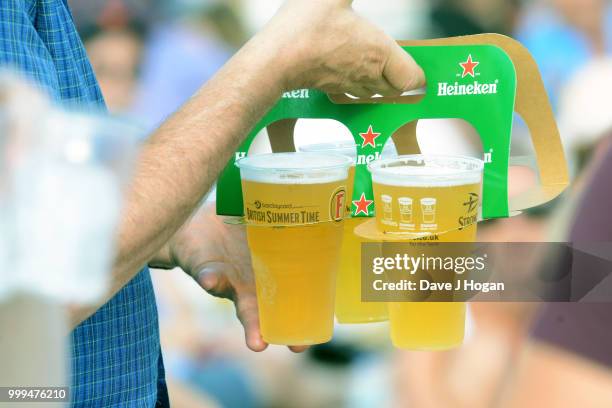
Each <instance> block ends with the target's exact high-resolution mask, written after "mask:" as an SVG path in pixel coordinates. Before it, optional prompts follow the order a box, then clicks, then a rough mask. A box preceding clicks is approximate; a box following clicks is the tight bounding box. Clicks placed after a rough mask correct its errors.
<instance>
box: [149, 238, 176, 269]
mask: <svg viewBox="0 0 612 408" xmlns="http://www.w3.org/2000/svg"><path fill="white" fill-rule="evenodd" d="M172 248H173V245H172V238H171V239H170V240H169V241H168V242H166V243H165V244H164V246H163V247H161V248H160V249H159V251H157V253H156V254H155V255H154V256H153V258H152V259H151V260H150V261H149V263H148V266H149V267H150V268H156V269H174V268H176V267H177V266H178V265H177V263H176V259H175V257H174V255H173V250H172Z"/></svg>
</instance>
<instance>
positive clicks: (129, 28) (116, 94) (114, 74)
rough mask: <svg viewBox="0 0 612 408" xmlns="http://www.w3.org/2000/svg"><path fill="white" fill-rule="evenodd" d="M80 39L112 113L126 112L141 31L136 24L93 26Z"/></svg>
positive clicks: (132, 83) (134, 77)
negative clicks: (108, 26) (106, 26)
mask: <svg viewBox="0 0 612 408" xmlns="http://www.w3.org/2000/svg"><path fill="white" fill-rule="evenodd" d="M85 32H86V34H85V35H83V42H84V44H85V49H86V50H87V55H88V56H89V60H90V61H91V65H92V68H93V70H94V72H95V73H96V76H97V78H98V83H99V84H100V89H101V90H102V94H103V95H104V99H105V100H106V105H107V107H108V109H109V111H110V112H111V113H114V114H125V113H127V112H129V110H130V108H131V106H132V103H133V98H134V90H135V88H136V84H137V81H138V70H139V67H140V58H141V52H142V40H143V33H142V31H141V30H139V28H138V27H137V26H135V25H129V24H128V25H125V26H117V27H110V28H105V27H97V26H96V27H92V28H90V29H87V30H85Z"/></svg>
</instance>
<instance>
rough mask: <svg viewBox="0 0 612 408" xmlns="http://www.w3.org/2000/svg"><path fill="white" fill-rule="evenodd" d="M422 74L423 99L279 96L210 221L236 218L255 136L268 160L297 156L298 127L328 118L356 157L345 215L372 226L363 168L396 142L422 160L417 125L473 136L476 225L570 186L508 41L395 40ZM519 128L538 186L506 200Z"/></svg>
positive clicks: (535, 76)
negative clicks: (265, 145)
mask: <svg viewBox="0 0 612 408" xmlns="http://www.w3.org/2000/svg"><path fill="white" fill-rule="evenodd" d="M400 45H401V46H402V47H403V48H404V49H405V50H406V52H408V53H410V55H412V56H413V57H414V59H415V60H416V61H417V63H418V64H419V65H420V66H421V67H422V68H423V70H424V71H425V76H426V78H427V86H426V90H425V93H424V94H420V95H403V96H399V97H379V98H370V99H365V100H364V99H352V98H349V97H348V96H345V95H334V96H328V95H327V94H324V93H322V92H320V91H317V90H312V89H303V90H296V91H291V92H286V93H285V94H283V96H282V98H281V99H280V100H279V102H278V103H277V104H276V105H275V106H274V107H273V108H272V109H271V110H270V111H269V112H268V114H267V115H266V116H265V117H264V118H263V119H262V120H261V121H260V122H259V123H258V124H257V126H255V128H254V129H253V130H252V131H251V133H250V134H249V135H248V137H247V138H246V140H245V141H244V142H243V143H242V145H241V146H240V148H239V149H238V151H237V152H236V154H235V156H234V157H233V158H232V159H231V160H230V162H229V163H228V165H227V166H226V167H225V169H224V171H223V173H222V174H221V176H220V178H219V180H218V184H217V213H218V214H219V215H232V216H241V215H243V199H242V190H241V182H240V171H239V169H238V168H237V167H236V166H235V162H236V160H238V159H240V158H241V157H244V156H246V155H247V152H248V151H249V147H250V146H251V143H252V142H253V140H254V138H255V136H256V135H257V134H258V132H260V131H261V130H262V129H264V128H267V130H268V135H269V138H270V143H271V146H272V150H273V151H274V152H290V151H295V145H294V142H293V130H294V127H295V124H296V121H297V120H298V119H301V118H307V119H334V120H337V121H339V122H341V123H343V124H344V125H345V126H346V127H347V128H348V129H349V130H350V132H351V133H352V135H353V137H354V139H355V143H356V149H357V164H356V168H355V184H354V188H353V196H352V199H351V201H352V205H351V214H350V215H351V216H352V217H372V216H373V215H374V203H373V201H374V196H373V193H372V179H371V176H370V173H369V171H368V169H367V164H368V163H369V162H371V161H372V160H374V159H376V158H378V157H379V156H380V154H381V152H382V149H383V146H384V144H385V143H386V142H387V141H388V140H389V138H390V137H391V136H393V141H394V143H395V145H396V148H397V151H398V153H399V154H402V155H403V154H414V153H419V146H418V143H417V139H416V124H417V121H418V120H419V119H440V118H459V119H463V120H465V121H466V122H468V123H470V124H471V125H472V126H473V127H474V128H475V130H476V131H477V132H478V134H479V136H480V139H481V141H482V147H483V153H484V157H483V160H484V163H485V165H484V172H483V187H482V218H483V219H487V218H502V217H508V216H510V215H512V214H515V213H518V212H520V211H521V210H524V209H527V208H530V207H534V206H538V205H540V204H543V203H546V202H548V201H550V200H552V199H553V198H555V197H556V196H558V195H559V194H560V193H561V192H562V191H563V190H564V189H565V188H566V187H567V185H568V184H569V176H568V170H567V164H566V161H565V156H564V153H563V148H562V145H561V139H560V137H559V131H558V129H557V126H556V124H555V121H554V117H553V113H552V109H551V107H550V104H549V102H548V98H547V95H546V91H545V89H544V86H543V83H542V79H541V77H540V74H539V71H538V69H537V65H536V63H535V61H534V60H533V57H532V56H531V55H530V54H529V52H528V51H527V50H526V49H525V48H524V47H523V46H522V45H521V44H520V43H518V42H516V41H515V40H513V39H511V38H508V37H505V36H502V35H498V34H481V35H474V36H465V37H453V38H443V39H435V40H424V41H402V42H400ZM515 112H516V113H517V114H519V115H520V116H521V117H522V119H523V120H524V122H525V123H526V125H527V127H528V129H529V133H530V136H531V140H532V143H533V147H534V150H535V157H536V162H537V167H538V171H539V183H537V185H534V186H533V187H532V188H530V189H528V190H527V191H524V192H522V193H521V194H519V195H518V196H516V197H512V198H511V199H508V169H509V166H510V141H511V132H512V124H513V119H514V113H515Z"/></svg>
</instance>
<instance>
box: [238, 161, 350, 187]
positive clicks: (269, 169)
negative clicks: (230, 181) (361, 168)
mask: <svg viewBox="0 0 612 408" xmlns="http://www.w3.org/2000/svg"><path fill="white" fill-rule="evenodd" d="M351 164H352V161H351V160H350V159H348V158H347V157H346V156H342V155H339V154H332V153H271V154H261V155H254V156H248V157H245V158H243V159H240V160H238V161H237V162H236V165H237V166H238V167H239V168H240V176H241V178H242V179H243V180H248V181H254V182H259V183H274V184H323V183H331V182H334V181H338V180H344V179H346V178H348V169H349V167H350V166H351Z"/></svg>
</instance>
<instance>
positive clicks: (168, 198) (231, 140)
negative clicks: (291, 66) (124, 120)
mask: <svg viewBox="0 0 612 408" xmlns="http://www.w3.org/2000/svg"><path fill="white" fill-rule="evenodd" d="M266 55H269V56H274V55H276V51H275V50H274V49H273V47H272V45H271V44H270V43H267V42H263V41H260V40H259V39H254V41H252V42H251V43H249V44H248V45H247V46H245V48H243V49H242V50H241V51H240V52H238V53H237V54H236V55H235V56H234V57H233V58H232V60H231V61H230V62H229V63H228V64H227V65H226V66H225V67H224V68H223V69H222V70H221V71H220V72H219V73H218V74H217V75H216V76H215V77H214V78H213V79H211V80H210V81H209V82H208V83H207V84H206V85H205V86H204V87H202V89H201V90H200V91H199V92H198V93H197V94H196V95H194V96H193V97H192V98H191V100H190V101H188V102H187V103H186V104H185V105H184V106H183V107H182V108H181V110H179V111H178V112H177V113H175V114H174V115H173V116H172V117H170V118H169V119H168V120H167V121H166V122H165V123H164V124H163V125H162V126H161V127H160V128H159V129H158V130H157V131H156V132H155V134H153V135H152V136H151V137H150V138H149V140H148V141H147V142H146V143H145V144H144V145H143V146H142V149H141V152H140V156H139V159H138V162H137V165H136V169H135V174H134V178H133V182H132V185H131V188H130V191H129V193H128V196H127V197H126V203H125V207H124V211H123V216H122V221H121V225H120V229H119V246H118V254H117V256H116V259H115V264H114V269H113V271H112V291H111V293H109V294H108V298H110V297H112V295H113V294H114V293H116V292H117V291H118V290H119V289H121V288H122V287H123V286H124V285H125V284H126V283H128V282H129V280H130V279H132V278H133V277H134V275H135V273H136V272H137V271H138V270H139V269H141V268H142V267H143V266H144V265H145V264H146V263H147V262H148V261H149V260H150V259H151V258H152V257H153V255H155V254H156V253H157V251H159V250H160V248H161V247H162V246H163V245H164V244H165V243H166V242H167V241H168V239H169V238H170V237H171V236H172V235H173V234H174V233H175V232H176V231H177V230H178V229H179V228H180V226H181V225H182V224H183V223H184V222H185V221H186V219H187V218H188V217H189V216H190V215H191V213H192V212H193V210H194V209H195V208H196V207H197V205H198V203H199V202H200V200H201V199H202V197H203V196H204V195H205V194H206V192H207V191H208V190H209V189H210V187H211V185H212V183H213V182H214V181H215V179H216V178H217V176H218V175H219V173H220V172H221V170H222V168H223V166H225V164H226V163H227V161H228V160H229V158H230V157H231V155H232V154H233V152H234V151H235V150H236V149H237V147H238V146H239V144H240V142H241V141H242V140H243V139H244V137H245V136H246V135H247V134H248V132H249V131H250V130H251V128H252V126H253V125H254V124H255V123H257V121H258V120H259V119H260V118H261V117H262V116H263V115H264V114H265V113H266V111H267V110H268V109H269V108H270V107H271V106H272V104H273V103H274V102H275V101H276V100H277V98H278V97H279V96H280V94H281V90H282V89H283V86H284V85H283V84H282V81H281V80H280V78H283V76H282V72H283V68H282V65H281V64H280V63H279V61H276V59H275V58H273V57H270V58H262V56H266ZM245 67H248V69H245ZM162 258H163V257H162ZM94 311H95V308H90V309H87V310H85V309H82V310H79V311H78V312H76V313H75V316H74V317H73V322H74V323H75V324H77V323H79V322H80V321H82V320H83V319H85V318H86V317H87V316H89V315H90V314H91V313H93V312H94Z"/></svg>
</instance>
